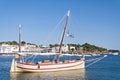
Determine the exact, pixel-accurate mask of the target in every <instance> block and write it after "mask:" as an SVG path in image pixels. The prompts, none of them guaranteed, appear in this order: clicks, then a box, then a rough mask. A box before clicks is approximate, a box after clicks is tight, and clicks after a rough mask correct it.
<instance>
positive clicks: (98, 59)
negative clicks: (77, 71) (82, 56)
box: [86, 55, 107, 68]
mask: <svg viewBox="0 0 120 80" xmlns="http://www.w3.org/2000/svg"><path fill="white" fill-rule="evenodd" d="M105 57H107V55H104V56H103V57H100V58H96V59H92V60H91V61H94V60H95V61H94V62H92V63H90V64H88V65H86V68H87V67H89V66H91V65H93V64H95V63H97V62H98V61H100V60H102V59H104V58H105ZM87 61H89V60H87Z"/></svg>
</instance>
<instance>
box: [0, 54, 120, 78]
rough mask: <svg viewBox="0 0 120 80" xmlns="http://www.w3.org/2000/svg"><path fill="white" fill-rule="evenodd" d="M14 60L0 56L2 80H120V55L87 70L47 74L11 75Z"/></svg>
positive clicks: (112, 56)
mask: <svg viewBox="0 0 120 80" xmlns="http://www.w3.org/2000/svg"><path fill="white" fill-rule="evenodd" d="M91 57H92V56H91ZM66 58H67V59H74V58H78V57H76V56H72V57H66ZM12 59H13V56H0V80H120V55H107V57H105V58H103V59H102V60H100V61H98V62H97V63H95V64H92V65H90V66H88V67H87V68H85V69H79V70H70V71H59V72H46V73H10V66H11V61H12ZM51 59H52V57H51ZM62 59H63V58H61V60H62ZM86 59H87V58H86ZM86 65H88V64H87V63H86Z"/></svg>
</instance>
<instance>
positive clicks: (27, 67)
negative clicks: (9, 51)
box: [10, 59, 85, 72]
mask: <svg viewBox="0 0 120 80" xmlns="http://www.w3.org/2000/svg"><path fill="white" fill-rule="evenodd" d="M84 64H85V63H84V60H77V61H75V60H74V61H69V62H67V63H63V62H59V63H52V62H51V63H41V64H39V65H38V64H25V63H20V62H15V61H14V59H13V61H12V65H11V70H10V72H48V71H61V70H73V69H80V68H84V67H85V66H84Z"/></svg>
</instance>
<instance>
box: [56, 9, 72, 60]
mask: <svg viewBox="0 0 120 80" xmlns="http://www.w3.org/2000/svg"><path fill="white" fill-rule="evenodd" d="M69 16H70V10H68V13H67V17H66V23H65V25H64V30H63V33H62V38H61V41H60V47H59V53H61V47H62V43H63V40H64V35H65V32H66V27H67V24H68V18H69ZM58 59H59V54H57V55H56V58H55V62H57V61H58Z"/></svg>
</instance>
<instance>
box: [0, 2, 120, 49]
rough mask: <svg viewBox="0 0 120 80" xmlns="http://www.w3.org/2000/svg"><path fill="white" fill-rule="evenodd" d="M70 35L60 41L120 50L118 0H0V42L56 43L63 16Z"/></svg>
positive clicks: (62, 23) (58, 39) (119, 8)
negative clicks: (20, 34) (19, 37)
mask: <svg viewBox="0 0 120 80" xmlns="http://www.w3.org/2000/svg"><path fill="white" fill-rule="evenodd" d="M68 10H70V17H69V21H68V26H67V30H69V33H71V34H73V35H74V38H67V37H65V40H64V44H67V43H75V44H84V43H90V44H92V45H96V46H99V47H104V48H107V49H119V50H120V0H0V42H2V41H14V40H15V41H18V31H19V30H18V29H19V28H18V27H19V24H21V26H22V40H23V41H26V42H30V43H35V44H38V45H41V44H42V45H48V44H54V43H59V42H60V38H61V37H60V35H61V32H62V30H63V27H64V23H65V15H66V14H67V11H68Z"/></svg>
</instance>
